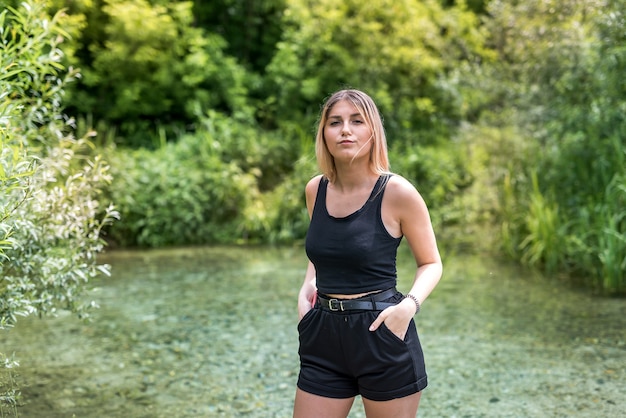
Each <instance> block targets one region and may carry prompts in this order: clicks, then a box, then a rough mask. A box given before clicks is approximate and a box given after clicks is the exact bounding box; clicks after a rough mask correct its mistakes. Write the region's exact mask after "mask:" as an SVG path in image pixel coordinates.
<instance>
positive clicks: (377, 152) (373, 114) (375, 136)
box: [315, 89, 389, 182]
mask: <svg viewBox="0 0 626 418" xmlns="http://www.w3.org/2000/svg"><path fill="white" fill-rule="evenodd" d="M342 100H347V101H349V102H350V103H352V104H353V105H354V107H356V109H357V110H358V111H359V113H360V114H361V116H362V117H363V118H364V119H365V123H367V125H368V126H369V127H370V129H371V130H372V141H373V143H372V148H371V151H370V169H371V170H372V172H373V173H375V174H378V175H382V174H386V173H389V157H388V155H387V137H386V136H385V129H384V127H383V120H382V117H381V116H380V112H379V111H378V107H376V104H375V103H374V100H372V98H371V97H370V96H368V95H367V94H365V93H363V92H362V91H360V90H354V89H346V90H339V91H337V92H335V93H333V94H332V95H331V96H330V97H329V98H328V99H327V100H326V103H324V106H323V107H322V111H321V112H320V118H319V122H318V126H317V135H316V137H315V155H316V157H317V165H318V166H319V169H320V171H321V172H322V174H323V175H324V176H326V177H327V178H328V179H329V180H330V181H331V182H333V181H335V178H336V176H337V169H336V166H335V159H334V158H333V156H332V155H331V154H330V152H329V151H328V147H327V146H326V138H324V126H325V125H326V122H327V120H328V115H329V114H330V111H331V109H332V108H333V106H334V105H335V104H337V102H339V101H342Z"/></svg>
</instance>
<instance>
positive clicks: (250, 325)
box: [0, 247, 626, 418]
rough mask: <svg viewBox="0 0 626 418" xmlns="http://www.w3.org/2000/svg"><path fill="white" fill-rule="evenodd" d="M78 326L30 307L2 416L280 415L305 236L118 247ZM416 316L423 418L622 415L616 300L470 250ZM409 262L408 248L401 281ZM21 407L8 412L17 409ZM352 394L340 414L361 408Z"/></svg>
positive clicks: (5, 345)
mask: <svg viewBox="0 0 626 418" xmlns="http://www.w3.org/2000/svg"><path fill="white" fill-rule="evenodd" d="M102 261H103V262H107V263H110V264H111V265H112V266H113V276H112V277H111V278H107V279H104V280H102V281H101V282H99V283H96V285H97V287H96V288H95V289H94V290H93V291H92V292H90V294H89V296H90V298H93V299H94V300H96V301H97V302H98V303H99V304H100V306H101V308H100V309H98V310H97V311H95V312H94V314H93V317H92V321H91V322H89V323H85V322H83V321H80V320H78V319H77V318H75V317H74V316H72V315H69V314H65V313H62V314H60V315H59V317H57V318H44V319H37V318H27V319H24V320H21V321H20V322H18V325H17V327H16V328H15V329H14V330H12V331H10V332H8V333H7V332H3V333H2V334H1V335H0V337H1V338H2V340H1V341H2V342H1V343H0V344H1V345H0V352H3V353H5V354H11V353H13V352H15V354H16V358H17V359H18V360H19V361H20V363H21V366H20V367H19V368H18V369H17V370H16V372H15V374H14V376H13V377H14V379H15V381H16V384H17V385H19V386H20V387H21V391H22V397H21V399H20V403H21V406H19V407H18V408H17V409H16V410H15V409H13V408H8V407H0V417H13V416H16V415H17V416H20V417H37V418H38V417H46V418H56V417H68V418H69V417H72V416H75V417H78V418H90V417H98V418H99V417H124V418H134V417H146V418H147V417H150V418H152V417H168V418H169V417H263V418H267V417H290V416H291V408H292V402H293V394H294V388H295V381H296V378H297V372H298V358H297V333H296V320H297V317H296V295H297V292H298V289H299V286H300V283H301V281H302V278H303V275H304V269H305V267H306V260H305V256H304V252H303V250H302V249H301V248H226V247H217V248H184V249H169V250H153V251H115V252H111V253H110V254H107V255H105V256H104V257H103V260H102ZM444 263H445V273H444V277H443V279H442V281H441V282H440V285H439V286H438V287H437V289H435V292H434V293H433V295H432V296H431V297H430V298H429V299H428V300H427V301H426V302H425V303H424V305H423V309H422V312H421V313H420V314H419V315H418V316H417V317H416V322H417V326H418V330H419V332H420V338H421V340H422V344H423V347H424V351H425V355H426V361H427V368H428V372H429V386H428V388H427V389H426V390H425V392H424V395H423V396H422V402H421V405H420V411H419V415H418V416H419V417H622V416H624V415H625V414H624V413H625V411H626V332H625V330H626V300H624V299H606V298H599V297H595V296H591V295H589V294H588V292H583V291H578V290H575V289H571V288H568V287H566V286H564V285H562V284H561V283H559V282H558V281H557V280H552V279H549V278H546V277H542V276H540V275H537V274H532V273H529V272H527V271H524V270H520V269H519V268H518V267H516V266H511V265H507V264H505V263H502V262H497V261H495V260H491V259H488V258H484V257H478V256H461V255H459V256H449V257H446V258H445V260H444ZM413 265H414V263H413V262H412V260H411V259H410V257H409V256H408V253H407V251H406V248H405V247H403V249H402V252H401V255H400V258H399V274H400V277H401V279H400V284H399V288H400V290H406V289H407V288H408V286H409V283H410V280H411V276H412V274H413ZM15 411H17V414H16V412H15ZM364 416H365V415H364V413H363V409H362V407H361V405H360V402H359V400H358V399H357V401H356V402H355V405H354V407H353V409H352V412H351V414H350V417H352V418H357V417H364Z"/></svg>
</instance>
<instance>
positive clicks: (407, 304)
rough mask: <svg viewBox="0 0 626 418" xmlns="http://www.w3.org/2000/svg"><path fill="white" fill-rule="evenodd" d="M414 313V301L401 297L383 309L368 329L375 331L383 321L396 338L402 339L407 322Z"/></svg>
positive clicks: (407, 326)
mask: <svg viewBox="0 0 626 418" xmlns="http://www.w3.org/2000/svg"><path fill="white" fill-rule="evenodd" d="M414 315H415V303H414V302H413V301H412V300H407V299H403V300H402V301H401V302H400V303H398V304H397V305H395V306H390V307H389V308H387V309H385V310H383V311H382V312H381V313H380V314H379V315H378V317H376V319H375V320H374V322H372V325H370V328H369V329H370V331H376V330H377V329H378V327H380V324H382V323H383V322H384V323H385V326H386V327H387V328H389V331H391V332H393V333H394V334H395V335H396V336H397V337H398V338H400V339H401V340H404V337H405V335H406V332H407V330H408V328H409V323H410V322H411V319H412V318H413V316H414Z"/></svg>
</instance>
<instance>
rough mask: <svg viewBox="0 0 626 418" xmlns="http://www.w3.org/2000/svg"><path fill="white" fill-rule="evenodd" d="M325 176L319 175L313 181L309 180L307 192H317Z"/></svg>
mask: <svg viewBox="0 0 626 418" xmlns="http://www.w3.org/2000/svg"><path fill="white" fill-rule="evenodd" d="M323 177H324V176H323V175H322V174H318V175H317V176H315V177H313V178H312V179H311V180H309V181H308V182H307V184H306V187H305V189H306V191H307V192H309V191H312V190H317V188H318V187H319V185H320V181H322V178H323Z"/></svg>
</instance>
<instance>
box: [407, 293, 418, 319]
mask: <svg viewBox="0 0 626 418" xmlns="http://www.w3.org/2000/svg"><path fill="white" fill-rule="evenodd" d="M404 298H405V299H406V298H409V299H411V300H413V302H415V308H416V309H415V315H417V314H418V313H419V312H420V309H422V305H421V304H420V301H419V300H418V299H417V297H415V296H414V295H412V294H410V293H407V294H406V296H405V297H404Z"/></svg>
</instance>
